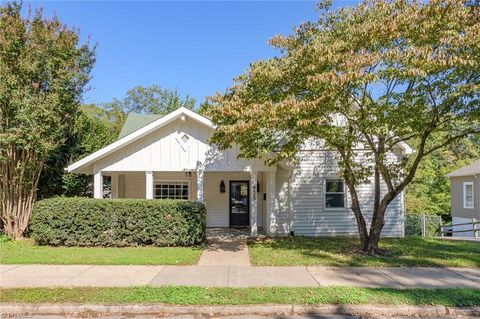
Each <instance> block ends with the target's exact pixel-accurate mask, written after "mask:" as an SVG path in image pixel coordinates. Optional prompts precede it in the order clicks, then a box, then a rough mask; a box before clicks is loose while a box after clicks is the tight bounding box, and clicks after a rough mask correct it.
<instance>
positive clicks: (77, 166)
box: [66, 107, 215, 173]
mask: <svg viewBox="0 0 480 319" xmlns="http://www.w3.org/2000/svg"><path fill="white" fill-rule="evenodd" d="M183 116H185V117H188V118H190V119H193V120H195V121H197V122H199V123H201V124H203V125H205V126H207V127H209V128H211V129H215V126H214V125H213V124H212V122H211V121H210V120H209V119H207V118H206V117H203V116H202V115H200V114H198V113H195V112H194V111H192V110H189V109H187V108H185V107H181V108H179V109H177V110H175V111H173V112H171V113H169V114H167V115H165V116H163V117H160V118H158V119H157V120H154V121H153V122H150V123H148V124H146V125H145V126H143V127H140V128H138V129H136V130H133V131H132V132H131V133H130V134H128V135H125V136H123V137H120V138H119V139H118V140H116V141H115V142H113V143H112V144H109V145H107V146H105V147H104V148H101V149H99V150H98V151H96V152H94V153H92V154H90V155H88V156H87V157H84V158H83V159H81V160H79V161H76V162H75V163H73V164H71V165H69V166H68V167H67V168H66V170H67V171H68V172H73V171H76V172H78V173H87V171H88V169H86V168H88V167H89V166H90V165H92V164H93V163H94V162H95V161H98V160H100V159H102V158H104V157H106V156H108V155H109V154H112V153H113V152H115V151H117V150H119V149H121V148H123V147H124V146H126V145H129V144H131V143H133V142H135V141H137V140H139V139H141V138H142V137H144V136H146V135H148V134H150V133H152V132H153V131H155V130H157V129H158V128H159V127H162V126H165V125H167V124H169V123H171V122H173V121H174V120H176V119H178V118H182V117H183ZM134 128H135V126H134V125H132V129H134ZM122 131H123V129H122ZM90 173H91V172H90Z"/></svg>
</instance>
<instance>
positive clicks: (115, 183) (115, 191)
mask: <svg viewBox="0 0 480 319" xmlns="http://www.w3.org/2000/svg"><path fill="white" fill-rule="evenodd" d="M111 179H112V196H111V198H118V174H112V176H111Z"/></svg>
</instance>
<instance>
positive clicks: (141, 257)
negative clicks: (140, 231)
mask: <svg viewBox="0 0 480 319" xmlns="http://www.w3.org/2000/svg"><path fill="white" fill-rule="evenodd" d="M202 251H203V249H202V248H201V247H128V248H114V247H105V248H103V247H91V248H90V247H51V246H35V245H33V244H32V243H30V242H25V241H16V242H14V241H7V242H0V263H1V264H55V265H81V264H88V265H194V264H196V262H197V260H198V258H199V257H200V255H201V253H202Z"/></svg>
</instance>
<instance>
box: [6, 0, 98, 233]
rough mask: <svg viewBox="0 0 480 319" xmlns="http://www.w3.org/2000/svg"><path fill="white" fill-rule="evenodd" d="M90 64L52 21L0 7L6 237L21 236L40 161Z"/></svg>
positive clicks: (66, 121) (75, 36)
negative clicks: (7, 235)
mask: <svg viewBox="0 0 480 319" xmlns="http://www.w3.org/2000/svg"><path fill="white" fill-rule="evenodd" d="M94 61H95V56H94V51H93V49H92V48H90V46H89V45H88V43H87V44H81V43H80V39H79V33H78V31H77V30H73V29H70V28H68V27H67V26H66V25H64V24H63V23H62V22H61V21H59V20H58V19H57V18H56V17H53V18H44V17H43V16H42V12H41V10H37V11H35V12H34V13H30V14H29V15H28V16H27V17H25V18H23V17H22V14H21V5H20V4H19V3H10V2H7V3H5V4H0V202H1V216H2V221H3V226H4V229H5V232H6V233H7V234H9V235H10V236H12V237H15V238H18V237H21V236H23V234H24V231H25V229H26V227H27V225H28V220H29V217H30V214H31V208H32V204H33V201H34V199H35V195H36V187H37V183H38V179H39V176H40V172H41V170H42V168H43V165H44V161H45V159H46V158H47V156H48V154H49V153H50V152H51V151H52V150H54V149H55V148H57V147H58V146H59V145H60V144H61V143H62V142H63V141H64V136H65V132H66V130H68V126H69V125H70V123H71V121H72V119H73V118H74V117H75V114H76V113H77V111H78V107H79V105H80V99H81V97H82V94H83V92H84V90H85V85H86V84H87V82H88V81H89V79H90V71H91V68H92V66H93V63H94Z"/></svg>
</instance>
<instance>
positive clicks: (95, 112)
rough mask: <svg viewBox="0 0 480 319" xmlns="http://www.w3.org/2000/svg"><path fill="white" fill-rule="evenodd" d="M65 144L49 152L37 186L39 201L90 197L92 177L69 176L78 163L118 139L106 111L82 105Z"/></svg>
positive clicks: (68, 132) (67, 134)
mask: <svg viewBox="0 0 480 319" xmlns="http://www.w3.org/2000/svg"><path fill="white" fill-rule="evenodd" d="M65 138H66V140H65V142H64V143H63V144H62V145H60V146H59V147H58V148H56V149H55V150H54V151H53V152H51V153H50V155H49V157H48V159H47V160H46V162H45V166H44V169H43V171H42V175H41V176H40V180H39V183H38V191H37V194H38V195H37V196H38V198H39V199H42V198H49V197H53V196H61V195H65V196H91V195H92V189H93V187H92V176H90V175H84V174H71V173H66V172H65V171H64V168H65V167H66V166H67V165H68V163H69V162H72V161H76V160H79V159H81V158H82V157H84V156H85V155H88V154H91V153H93V152H95V151H97V150H99V149H100V148H102V147H104V146H106V145H108V144H110V143H112V142H113V141H114V140H115V139H116V135H115V132H114V130H113V128H112V126H111V124H110V123H109V121H108V118H107V115H106V113H105V111H104V110H103V109H102V108H100V107H98V106H96V105H82V106H81V107H80V112H78V113H77V114H76V116H75V118H74V120H73V125H70V126H69V128H68V131H67V132H66V137H65Z"/></svg>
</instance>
